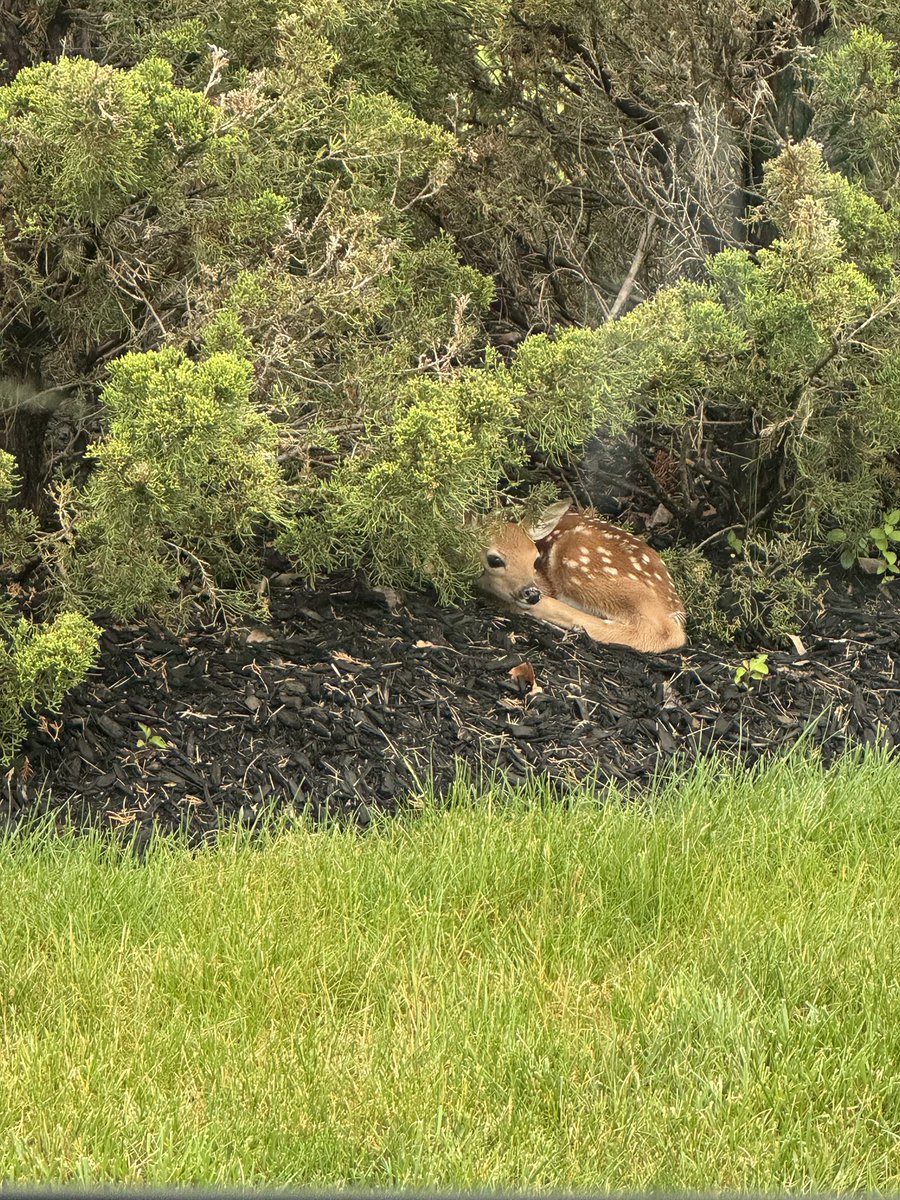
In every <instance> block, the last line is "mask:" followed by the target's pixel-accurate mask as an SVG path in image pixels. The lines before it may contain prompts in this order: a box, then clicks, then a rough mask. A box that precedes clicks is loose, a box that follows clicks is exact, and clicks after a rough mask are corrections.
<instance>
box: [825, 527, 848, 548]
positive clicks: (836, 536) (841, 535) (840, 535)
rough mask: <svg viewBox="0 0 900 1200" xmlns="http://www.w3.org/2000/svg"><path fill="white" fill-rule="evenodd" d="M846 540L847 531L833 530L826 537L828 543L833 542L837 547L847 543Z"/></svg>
mask: <svg viewBox="0 0 900 1200" xmlns="http://www.w3.org/2000/svg"><path fill="white" fill-rule="evenodd" d="M846 540H847V531H846V529H832V530H830V531H829V532H828V533H827V534H826V536H825V541H826V542H831V543H832V544H835V545H836V544H839V543H840V542H846Z"/></svg>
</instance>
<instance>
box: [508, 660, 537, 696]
mask: <svg viewBox="0 0 900 1200" xmlns="http://www.w3.org/2000/svg"><path fill="white" fill-rule="evenodd" d="M509 674H510V677H511V678H512V679H514V680H515V681H516V683H518V684H519V686H520V687H521V686H522V684H524V685H525V687H527V688H528V691H527V693H526V695H528V696H536V695H538V693H539V692H542V691H543V690H544V689H543V688H542V687H541V685H540V684H539V683H538V681H537V678H536V677H535V674H534V667H533V666H532V665H531V663H529V662H523V663H520V664H519V666H517V667H513V668H512V670H511V671H510V673H509Z"/></svg>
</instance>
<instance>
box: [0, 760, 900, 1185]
mask: <svg viewBox="0 0 900 1200" xmlns="http://www.w3.org/2000/svg"><path fill="white" fill-rule="evenodd" d="M541 799H542V797H541V796H540V795H538V794H535V793H533V794H532V795H531V796H530V797H526V798H525V799H524V800H520V801H518V802H509V801H508V799H507V800H504V799H503V798H502V797H495V798H494V799H493V800H490V799H488V800H486V801H484V802H482V803H481V805H480V806H479V807H476V808H473V807H472V806H471V804H470V803H468V802H467V801H466V798H461V802H460V803H459V804H458V805H456V806H455V807H453V808H452V809H451V811H449V812H444V813H435V812H432V811H426V812H425V814H424V815H423V816H422V817H421V818H419V819H418V820H416V821H406V822H395V823H393V824H391V825H390V826H389V827H388V828H386V829H385V830H383V831H380V832H377V833H375V834H374V835H372V836H369V837H366V838H360V837H358V836H356V835H353V834H340V833H327V834H323V833H318V834H316V833H307V832H303V831H301V832H293V833H285V834H283V835H282V836H280V837H278V838H276V839H274V840H273V841H272V842H271V843H269V844H267V845H266V846H264V847H262V848H252V847H250V846H248V845H247V844H246V842H241V841H240V840H237V839H236V840H235V841H234V843H233V844H232V843H229V844H227V845H223V846H220V847H219V848H218V849H216V850H210V851H204V852H201V853H198V854H193V855H192V854H190V853H188V852H187V851H186V850H184V849H183V848H180V847H179V846H177V845H158V846H156V847H155V849H154V850H153V851H152V853H151V854H150V856H149V859H148V861H147V862H146V863H145V864H143V865H139V864H137V863H135V862H134V861H131V860H129V859H128V858H127V857H126V856H124V855H119V854H116V853H113V852H110V851H109V849H108V848H107V849H104V847H103V846H102V845H101V844H100V843H98V842H97V841H95V840H91V839H88V840H86V841H85V840H81V841H78V840H73V839H68V840H66V839H63V840H54V839H52V838H49V837H45V838H43V839H38V838H30V839H29V838H25V839H12V840H10V841H7V842H6V843H4V844H0V1177H2V1178H3V1179H5V1180H19V1181H22V1180H29V1181H40V1180H67V1181H68V1180H83V1181H98V1180H104V1181H112V1180H128V1181H147V1182H160V1181H172V1182H175V1181H180V1182H206V1183H218V1184H225V1183H229V1184H234V1183H254V1184H263V1183H268V1184H293V1185H373V1186H396V1185H400V1186H404V1187H414V1186H419V1185H427V1186H430V1187H443V1188H450V1187H476V1186H480V1185H488V1186H498V1187H515V1188H526V1187H527V1188H536V1187H540V1188H556V1189H569V1188H571V1189H579V1190H585V1189H615V1190H628V1189H648V1188H664V1187H672V1188H683V1189H704V1190H714V1189H723V1188H729V1189H731V1188H734V1189H779V1190H781V1189H790V1190H799V1189H808V1190H815V1191H819V1192H827V1191H833V1190H851V1189H865V1190H876V1189H877V1190H895V1189H897V1187H898V1184H900V984H898V981H900V850H898V847H900V774H898V766H897V764H896V762H895V763H891V762H889V761H886V760H884V759H878V758H871V759H869V760H868V761H866V762H863V763H861V764H860V763H857V764H855V765H854V764H852V763H846V764H844V765H843V766H841V767H840V768H839V769H837V770H835V771H833V772H831V773H830V774H827V775H823V774H822V773H821V772H820V771H819V769H818V768H817V767H816V766H815V765H812V764H804V763H803V762H800V761H795V762H794V763H793V764H785V763H782V764H778V765H776V766H774V767H772V768H771V769H769V770H768V771H766V772H764V773H759V774H755V775H747V774H743V773H741V772H739V771H735V772H734V773H732V772H730V771H727V770H724V769H722V770H718V771H716V770H713V769H712V768H706V769H702V770H699V771H696V772H694V773H693V774H692V775H691V776H690V777H689V778H688V779H687V780H686V781H684V782H682V783H681V784H680V785H677V786H673V787H670V788H668V789H663V790H662V791H661V792H660V794H659V795H657V796H656V797H655V798H654V799H653V801H652V803H642V804H640V805H636V804H632V805H629V806H625V807H623V806H621V805H620V804H618V803H616V802H615V797H613V802H612V803H609V802H607V803H606V804H605V806H604V807H600V806H598V804H597V802H596V799H595V800H591V798H590V797H584V798H582V799H581V800H580V801H579V802H577V803H576V804H575V805H574V806H573V807H571V808H568V809H564V808H562V807H559V806H557V805H552V804H546V803H541ZM608 799H609V798H607V800H608Z"/></svg>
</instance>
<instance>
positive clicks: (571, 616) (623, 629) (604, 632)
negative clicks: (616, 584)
mask: <svg viewBox="0 0 900 1200" xmlns="http://www.w3.org/2000/svg"><path fill="white" fill-rule="evenodd" d="M519 608H520V611H522V606H519ZM524 611H526V612H528V613H530V615H531V616H533V617H536V618H537V619H538V620H539V621H544V622H545V623H546V624H548V625H555V626H557V628H559V629H583V630H584V632H585V633H586V634H587V635H588V637H591V638H593V639H594V641H595V642H602V643H603V644H604V645H607V646H629V647H630V648H631V649H632V650H642V651H644V652H645V653H648V652H649V653H651V654H652V653H659V652H661V651H663V650H674V649H677V648H678V647H679V646H683V645H684V641H685V637H684V630H683V629H682V627H681V625H680V624H679V623H678V622H677V621H674V620H669V621H667V622H665V624H664V625H658V624H657V623H656V622H650V621H640V620H637V621H611V620H604V619H603V618H602V617H595V616H593V615H592V614H591V613H586V612H583V611H582V610H581V609H580V608H573V607H572V606H571V605H570V604H565V603H563V601H561V600H554V599H553V598H552V597H551V596H542V597H541V598H540V600H539V601H538V602H537V604H530V605H528V606H527V608H525V609H524Z"/></svg>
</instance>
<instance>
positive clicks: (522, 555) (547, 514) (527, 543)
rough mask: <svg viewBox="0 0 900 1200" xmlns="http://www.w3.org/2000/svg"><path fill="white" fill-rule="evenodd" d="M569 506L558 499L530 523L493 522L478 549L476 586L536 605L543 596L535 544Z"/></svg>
mask: <svg viewBox="0 0 900 1200" xmlns="http://www.w3.org/2000/svg"><path fill="white" fill-rule="evenodd" d="M570 506H571V502H570V501H568V500H561V501H559V503H557V504H551V505H550V506H549V508H545V509H544V511H543V512H542V513H541V514H540V516H539V517H538V519H537V520H536V521H534V522H532V523H529V524H520V523H519V522H516V521H502V522H498V523H496V524H495V525H493V526H492V528H491V535H490V538H489V539H488V542H487V544H486V545H485V546H484V548H483V549H482V552H481V565H482V568H483V569H482V574H481V578H480V579H479V581H478V586H479V588H480V589H481V590H482V591H485V592H489V593H490V594H491V595H492V596H496V597H497V598H498V599H500V600H504V601H507V602H512V603H514V604H537V603H538V601H539V600H540V599H541V597H542V596H543V595H544V591H545V581H544V580H543V578H542V576H541V574H540V572H539V570H538V567H537V561H538V558H539V551H538V548H537V545H536V543H537V542H539V541H540V540H541V538H545V537H547V535H548V534H549V533H551V532H552V531H553V529H554V528H555V527H556V525H557V524H558V523H559V522H560V521H561V520H562V518H563V517H564V516H565V514H566V513H567V512H568V510H569V508H570Z"/></svg>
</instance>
